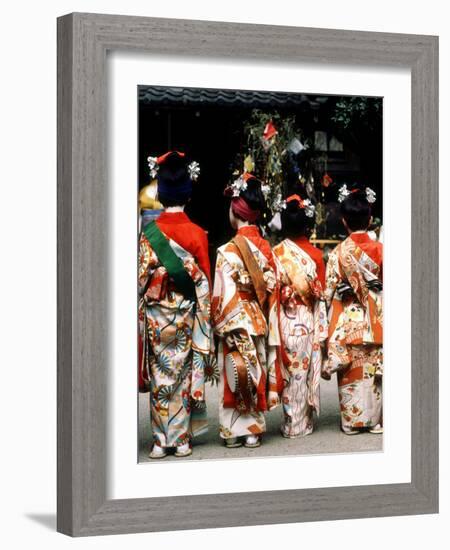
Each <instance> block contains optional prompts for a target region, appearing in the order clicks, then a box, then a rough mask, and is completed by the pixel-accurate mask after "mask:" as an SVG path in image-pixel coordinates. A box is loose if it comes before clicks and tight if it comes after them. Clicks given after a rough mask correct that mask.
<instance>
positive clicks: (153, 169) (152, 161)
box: [147, 157, 159, 178]
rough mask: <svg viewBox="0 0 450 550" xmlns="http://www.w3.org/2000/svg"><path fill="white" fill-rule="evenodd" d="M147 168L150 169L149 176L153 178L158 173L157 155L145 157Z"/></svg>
mask: <svg viewBox="0 0 450 550" xmlns="http://www.w3.org/2000/svg"><path fill="white" fill-rule="evenodd" d="M147 163H148V168H149V170H150V177H151V178H155V177H156V174H157V173H158V168H159V164H158V157H147Z"/></svg>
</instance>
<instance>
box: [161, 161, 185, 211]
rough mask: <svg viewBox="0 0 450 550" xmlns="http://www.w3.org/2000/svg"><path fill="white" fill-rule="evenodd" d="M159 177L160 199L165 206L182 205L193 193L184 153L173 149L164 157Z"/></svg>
mask: <svg viewBox="0 0 450 550" xmlns="http://www.w3.org/2000/svg"><path fill="white" fill-rule="evenodd" d="M157 179H158V195H159V200H160V201H161V203H162V204H163V206H165V207H168V206H182V205H184V204H186V203H187V201H188V200H189V198H190V196H191V194H192V181H191V179H190V177H189V173H188V169H187V162H186V160H185V157H184V154H183V155H181V154H179V153H177V152H176V151H172V152H170V153H169V154H167V156H165V157H163V160H162V162H161V163H160V164H159V169H158V174H157Z"/></svg>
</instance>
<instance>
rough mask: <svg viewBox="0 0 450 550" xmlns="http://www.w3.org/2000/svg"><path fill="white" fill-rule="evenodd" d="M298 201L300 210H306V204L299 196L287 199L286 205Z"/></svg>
mask: <svg viewBox="0 0 450 550" xmlns="http://www.w3.org/2000/svg"><path fill="white" fill-rule="evenodd" d="M292 201H297V202H298V205H299V207H300V208H305V203H304V202H303V199H302V198H301V197H300V196H299V195H291V196H290V197H288V198H287V199H286V203H288V202H292Z"/></svg>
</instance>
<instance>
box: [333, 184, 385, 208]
mask: <svg viewBox="0 0 450 550" xmlns="http://www.w3.org/2000/svg"><path fill="white" fill-rule="evenodd" d="M356 191H359V189H353V190H352V191H350V190H349V189H347V184H346V183H344V185H342V186H341V188H340V189H339V197H338V201H339V202H342V201H343V200H345V199H346V198H347V197H348V196H349V195H350V194H351V193H355V192H356ZM365 191H366V199H367V202H368V203H370V204H373V203H374V202H375V201H376V200H377V194H376V193H375V191H374V190H373V189H371V188H370V187H366V189H365Z"/></svg>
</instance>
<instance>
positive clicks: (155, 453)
mask: <svg viewBox="0 0 450 550" xmlns="http://www.w3.org/2000/svg"><path fill="white" fill-rule="evenodd" d="M166 456H167V453H166V450H165V448H164V447H160V446H159V445H156V444H155V445H153V448H152V450H151V451H150V454H149V455H148V457H149V458H156V459H157V458H164V457H166Z"/></svg>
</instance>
